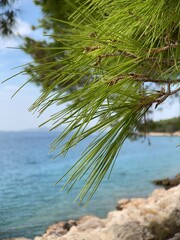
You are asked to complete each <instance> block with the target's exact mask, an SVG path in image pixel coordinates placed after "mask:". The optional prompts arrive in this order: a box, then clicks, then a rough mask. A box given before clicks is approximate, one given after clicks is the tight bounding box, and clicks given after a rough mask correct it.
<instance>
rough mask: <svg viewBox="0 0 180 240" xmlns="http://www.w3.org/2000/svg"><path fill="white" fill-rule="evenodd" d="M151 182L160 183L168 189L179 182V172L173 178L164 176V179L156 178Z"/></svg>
mask: <svg viewBox="0 0 180 240" xmlns="http://www.w3.org/2000/svg"><path fill="white" fill-rule="evenodd" d="M153 183H154V184H155V185H160V186H163V187H165V188H166V189H169V188H171V187H175V186H177V185H179V184H180V173H179V174H177V175H176V176H175V178H173V179H170V178H164V179H157V180H154V181H153Z"/></svg>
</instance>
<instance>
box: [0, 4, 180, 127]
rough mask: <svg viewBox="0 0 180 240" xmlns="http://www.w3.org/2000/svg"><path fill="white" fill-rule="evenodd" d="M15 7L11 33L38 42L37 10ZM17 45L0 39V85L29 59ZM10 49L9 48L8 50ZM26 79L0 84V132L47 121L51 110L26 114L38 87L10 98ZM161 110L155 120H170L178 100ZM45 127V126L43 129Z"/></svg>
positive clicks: (177, 111) (14, 39) (177, 109)
mask: <svg viewBox="0 0 180 240" xmlns="http://www.w3.org/2000/svg"><path fill="white" fill-rule="evenodd" d="M16 7H17V8H19V9H20V13H19V15H18V19H17V27H16V30H15V34H16V35H18V34H21V35H22V36H33V37H34V38H36V39H42V38H43V37H44V36H43V33H42V31H41V30H38V31H32V30H31V25H36V24H37V22H38V19H39V18H41V16H42V14H41V11H40V8H39V7H37V6H35V5H34V4H33V0H19V1H17V3H16ZM20 44H21V40H20V38H18V36H15V37H11V38H8V39H7V38H6V39H2V38H0V82H2V81H3V80H4V79H6V78H8V77H10V76H12V75H13V74H15V73H17V72H18V71H19V70H20V69H13V68H15V67H17V66H20V65H22V64H26V63H28V62H30V61H31V58H30V57H29V56H28V55H26V54H25V53H23V52H22V51H21V50H20V49H12V48H13V47H15V48H17V47H18V46H19V45H20ZM8 47H12V48H8ZM26 80H27V76H18V77H15V78H13V79H12V80H9V81H7V82H5V83H3V84H1V85H0V114H1V117H0V131H1V130H3V131H19V130H25V129H37V128H38V126H39V124H41V123H42V122H43V121H45V120H46V119H48V117H49V116H50V115H51V114H52V113H53V112H54V111H55V109H51V110H48V111H47V112H46V113H45V114H44V115H43V116H42V117H41V118H37V115H36V114H35V115H33V114H32V113H30V112H29V111H28V108H29V107H30V105H31V104H32V103H33V102H34V101H35V100H36V98H37V97H38V96H39V95H40V88H39V87H37V86H35V85H33V84H28V85H27V86H26V87H24V88H23V89H22V90H21V91H20V92H19V93H18V94H17V95H16V96H15V97H14V98H13V99H11V96H12V95H13V93H14V92H15V91H16V90H17V89H18V88H19V87H20V86H21V85H22V84H23V83H24V82H25V81H26ZM162 107H163V109H164V111H156V112H154V113H153V118H154V119H155V120H158V119H164V118H170V117H173V116H178V115H180V107H179V103H178V101H176V102H175V103H173V104H171V105H169V102H168V103H166V104H164V106H162ZM47 127H49V126H47Z"/></svg>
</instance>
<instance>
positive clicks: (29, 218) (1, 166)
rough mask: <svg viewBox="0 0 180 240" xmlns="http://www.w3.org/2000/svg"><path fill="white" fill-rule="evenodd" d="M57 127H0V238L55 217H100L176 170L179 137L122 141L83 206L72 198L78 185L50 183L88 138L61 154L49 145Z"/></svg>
mask: <svg viewBox="0 0 180 240" xmlns="http://www.w3.org/2000/svg"><path fill="white" fill-rule="evenodd" d="M58 134H59V133H58V132H46V131H45V132H38V131H37V132H32V131H31V132H0V239H4V238H13V237H26V238H33V237H34V236H37V235H42V234H43V233H44V232H45V230H46V228H47V227H48V226H49V225H51V224H53V223H55V222H58V221H66V220H68V219H78V218H80V217H82V216H84V215H87V214H88V215H94V214H95V215H97V216H99V217H102V218H103V217H106V216H107V214H108V212H109V211H113V210H115V207H116V203H117V201H118V200H119V199H122V198H131V197H146V196H148V195H149V194H150V193H151V192H152V191H153V190H154V189H155V188H157V186H154V185H153V183H152V181H153V180H154V179H161V178H165V177H173V176H175V175H176V174H177V173H179V172H180V147H177V145H179V144H180V137H165V136H164V137H148V139H144V138H140V139H137V140H136V141H131V140H127V141H126V142H125V143H124V146H123V147H122V149H121V151H120V154H119V156H118V158H117V160H116V163H115V165H114V168H113V171H112V174H111V177H110V179H108V177H106V178H105V179H104V181H103V182H102V184H101V186H100V187H99V189H98V191H97V192H96V194H95V195H94V197H93V198H92V200H91V201H90V202H89V204H88V205H87V206H86V207H84V206H79V205H78V204H77V203H75V202H74V198H75V197H76V195H77V194H78V192H79V191H80V189H81V187H82V185H81V184H77V185H76V186H75V187H74V189H73V190H72V191H71V192H70V193H69V194H67V193H66V192H65V191H61V186H60V185H55V183H56V182H57V181H58V180H59V178H61V177H62V175H63V174H64V173H65V172H66V171H67V170H68V169H69V168H70V167H71V166H72V165H73V164H74V163H75V161H77V160H78V158H79V157H80V153H81V152H82V151H83V149H85V148H86V147H87V146H88V144H89V143H90V142H91V140H92V139H93V136H92V137H89V138H87V139H86V140H84V141H82V142H81V143H80V144H79V145H78V146H77V147H76V148H75V149H72V150H71V151H69V153H68V154H67V155H66V157H65V158H62V157H57V158H55V159H54V156H55V155H56V154H57V152H56V153H53V152H51V149H50V144H51V143H52V142H53V140H54V139H55V138H56V137H57V136H58Z"/></svg>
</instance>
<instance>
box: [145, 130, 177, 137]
mask: <svg viewBox="0 0 180 240" xmlns="http://www.w3.org/2000/svg"><path fill="white" fill-rule="evenodd" d="M146 135H147V136H152V137H180V131H177V132H173V133H172V132H171V133H170V132H148V133H146Z"/></svg>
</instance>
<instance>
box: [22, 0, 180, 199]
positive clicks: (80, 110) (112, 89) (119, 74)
mask: <svg viewBox="0 0 180 240" xmlns="http://www.w3.org/2000/svg"><path fill="white" fill-rule="evenodd" d="M67 2H68V3H69V5H70V6H72V8H73V9H75V12H74V14H72V15H71V18H70V21H69V22H67V23H66V24H65V22H64V21H60V20H59V21H56V24H57V26H58V24H59V26H60V29H61V32H58V31H55V33H54V32H53V34H52V36H51V37H52V38H53V40H54V42H53V44H55V45H52V47H51V46H50V45H49V43H48V46H49V48H48V49H43V51H44V50H47V54H49V51H51V53H52V55H54V56H53V58H52V60H51V61H49V60H48V61H46V58H44V60H43V59H42V60H41V64H37V62H35V64H33V65H31V66H30V68H29V71H30V73H31V76H32V79H30V80H32V81H34V79H36V77H38V78H39V77H40V76H43V82H44V83H47V84H44V91H43V93H42V95H41V96H40V97H39V98H38V99H37V101H36V102H35V103H34V104H33V105H32V107H31V110H34V109H38V110H39V113H40V114H42V113H43V112H44V111H45V110H46V109H47V108H48V107H49V106H51V105H58V106H59V105H61V106H63V109H62V110H61V109H60V110H59V107H57V108H56V109H57V112H56V113H54V115H53V116H52V117H51V118H50V119H49V120H48V121H50V122H52V124H53V127H52V129H55V128H58V127H59V126H61V125H62V124H66V128H65V130H64V131H63V132H62V133H61V134H60V136H59V137H58V138H57V139H56V140H55V141H54V143H53V144H52V148H53V149H60V154H62V155H65V154H66V153H67V151H68V150H69V149H70V148H71V147H74V146H76V144H78V143H79V142H80V141H82V140H83V139H85V138H86V137H88V136H89V135H92V134H93V133H95V132H98V133H99V135H98V137H96V138H95V139H94V141H93V142H92V143H91V144H90V145H89V146H88V147H87V149H86V150H85V152H83V153H82V156H81V158H80V159H79V161H77V163H75V165H74V166H73V167H72V168H71V169H70V170H69V171H68V172H67V173H65V175H64V176H63V178H66V179H67V182H66V183H65V185H64V187H63V188H65V189H67V191H70V190H71V189H72V187H73V186H74V185H75V184H76V183H77V182H78V181H84V183H85V185H84V187H83V188H82V190H81V192H80V193H79V194H78V196H77V200H78V201H79V202H80V203H81V202H82V201H84V203H87V202H88V201H89V200H90V199H91V197H92V196H93V194H94V193H95V191H96V190H97V188H98V186H99V184H100V183H101V181H102V179H103V178H104V176H105V175H106V173H107V172H108V171H109V174H110V173H111V170H112V167H113V165H114V162H115V160H116V157H117V155H118V154H119V151H120V149H121V147H122V144H123V143H124V141H125V140H126V138H127V137H129V136H130V135H131V134H132V133H133V132H134V131H136V128H137V126H138V125H139V123H140V122H143V121H144V119H145V116H146V113H147V112H148V111H149V110H150V109H151V108H155V109H156V108H158V107H159V105H160V104H161V103H163V102H164V101H165V100H166V99H167V98H169V97H171V96H173V95H176V94H178V93H179V91H180V86H179V84H180V78H179V70H180V45H179V41H180V21H179V16H180V2H179V0H174V1H169V0H159V1H154V0H138V1H132V0H121V1H119V0H115V1H111V0H92V1H86V5H85V4H80V6H79V7H77V6H75V5H74V4H73V3H72V1H68V0H67ZM75 2H76V3H78V2H79V1H75ZM45 21H46V20H45ZM51 27H52V26H50V29H51ZM46 44H47V43H45V46H42V47H45V48H46ZM54 46H55V47H54ZM42 55H43V54H42ZM42 57H44V55H43V56H42ZM45 57H46V56H45ZM35 60H36V59H35ZM43 61H44V62H43ZM25 72H27V71H26V70H25ZM72 89H73V91H72ZM92 120H96V121H97V123H96V124H94V125H91V122H92ZM64 141H65V142H66V143H65V144H63V147H61V144H62V143H63V142H64Z"/></svg>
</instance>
